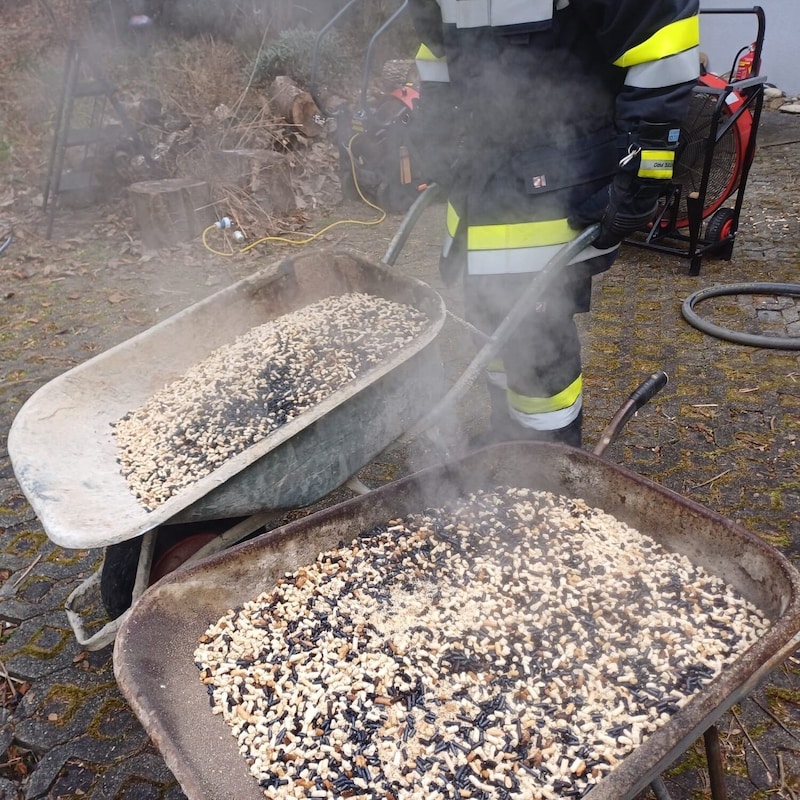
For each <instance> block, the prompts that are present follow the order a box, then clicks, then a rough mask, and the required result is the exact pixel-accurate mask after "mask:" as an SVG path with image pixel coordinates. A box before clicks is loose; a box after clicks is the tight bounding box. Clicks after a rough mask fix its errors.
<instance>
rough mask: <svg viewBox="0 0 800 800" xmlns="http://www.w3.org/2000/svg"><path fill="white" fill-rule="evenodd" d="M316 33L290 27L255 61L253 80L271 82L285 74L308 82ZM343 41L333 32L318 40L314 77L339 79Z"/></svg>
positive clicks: (299, 80) (298, 80)
mask: <svg viewBox="0 0 800 800" xmlns="http://www.w3.org/2000/svg"><path fill="white" fill-rule="evenodd" d="M316 37H317V34H316V33H315V32H314V31H309V30H306V29H305V28H290V29H289V30H285V31H282V32H281V33H279V34H278V36H277V37H276V39H275V40H274V41H273V42H272V43H271V44H270V45H269V46H267V47H266V48H265V49H264V50H262V51H261V52H260V53H259V55H258V57H257V58H256V63H255V64H254V68H253V77H254V80H256V81H257V82H266V81H269V80H272V79H273V78H275V77H276V76H277V75H288V76H289V77H291V78H293V79H294V80H295V81H297V82H298V83H302V84H308V83H309V81H310V80H311V59H312V55H313V52H314V42H315V40H316ZM342 47H343V44H342V41H341V37H340V36H339V34H337V32H336V31H335V30H331V31H328V32H327V33H326V34H325V36H324V37H323V38H322V40H321V41H320V45H319V50H318V54H317V58H318V64H317V74H318V75H319V76H322V77H323V78H324V79H325V80H326V81H329V80H331V79H332V78H336V77H341V72H342V69H341V64H342Z"/></svg>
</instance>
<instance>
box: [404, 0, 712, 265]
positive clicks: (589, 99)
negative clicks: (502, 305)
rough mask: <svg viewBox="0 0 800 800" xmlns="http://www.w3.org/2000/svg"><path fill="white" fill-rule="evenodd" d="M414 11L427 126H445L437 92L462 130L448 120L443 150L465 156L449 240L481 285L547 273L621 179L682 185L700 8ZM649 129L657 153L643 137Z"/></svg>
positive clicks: (504, 6)
mask: <svg viewBox="0 0 800 800" xmlns="http://www.w3.org/2000/svg"><path fill="white" fill-rule="evenodd" d="M410 9H411V13H412V16H413V19H414V23H415V27H416V29H417V32H418V35H419V36H420V39H421V41H422V46H421V47H420V51H419V53H418V55H417V64H418V67H419V71H420V78H421V82H422V104H421V108H422V109H423V114H424V115H425V116H426V117H427V120H426V123H425V124H426V126H427V127H428V128H429V129H431V128H432V127H433V126H432V125H431V123H432V122H435V120H436V115H435V114H433V113H432V112H433V108H432V105H433V103H431V100H430V99H431V97H433V96H434V95H435V94H436V92H437V87H438V92H439V93H440V94H441V93H443V94H444V95H446V96H440V97H438V98H435V101H436V102H438V103H439V105H440V107H441V108H443V109H444V108H445V107H446V108H447V109H450V110H452V109H457V110H458V120H459V123H460V130H459V131H456V130H454V129H453V127H452V119H451V118H448V117H447V116H446V115H442V118H446V119H447V120H448V121H447V125H448V130H447V132H446V134H445V133H443V132H442V130H439V131H438V134H437V132H435V131H434V133H433V138H437V135H438V138H439V140H440V142H441V140H442V138H443V137H444V136H447V137H449V138H448V153H450V154H452V153H454V152H456V150H458V152H459V159H458V166H457V167H456V172H457V174H456V175H455V182H454V185H453V191H452V193H451V199H450V204H449V208H448V234H449V236H450V237H451V238H452V237H455V236H460V237H461V239H462V240H463V241H465V242H466V246H465V248H464V249H465V250H466V253H467V267H468V272H469V273H470V274H476V275H487V274H509V273H518V272H530V271H535V270H538V269H541V268H542V267H543V266H544V264H545V263H546V262H547V260H549V258H550V257H551V256H552V255H553V253H554V252H555V251H556V250H557V249H558V248H559V247H561V246H562V245H563V244H564V243H565V242H567V241H569V240H570V239H572V238H574V236H575V235H577V231H576V230H575V229H573V228H572V227H570V225H569V224H568V223H567V219H568V218H569V217H570V216H571V214H572V213H573V212H574V211H575V209H576V208H577V207H579V206H580V205H581V204H584V203H585V202H586V201H587V200H588V198H590V197H592V196H593V195H596V194H597V192H598V189H600V190H602V189H603V187H604V186H605V185H607V184H608V183H609V182H610V181H611V179H612V178H613V177H614V175H615V173H616V172H618V171H622V170H624V171H627V172H628V173H629V174H633V175H634V176H635V177H636V178H637V179H639V180H641V181H645V182H651V181H667V180H669V178H671V176H672V165H673V161H674V154H675V149H676V147H677V144H678V142H677V136H678V132H679V129H680V125H681V122H682V120H683V117H684V115H685V113H686V109H687V107H688V102H689V98H690V95H691V91H692V87H693V86H694V85H695V83H696V80H697V76H698V72H699V23H698V16H697V15H698V2H697V0H646V1H645V0H411V4H410ZM426 94H427V97H426ZM644 128H646V129H647V131H648V132H650V133H651V132H652V131H654V130H655V131H657V132H658V135H657V136H656V138H655V140H654V139H653V137H652V135H649V134H648V137H649V138H646V139H645V138H641V137H640V131H642V130H643V129H644ZM444 160H445V158H442V159H440V161H444ZM631 185H632V186H633V188H632V192H635V182H634V183H632V184H631ZM446 249H447V245H446ZM445 252H446V251H445ZM597 254H598V251H596V250H592V249H591V248H590V249H588V250H587V251H585V253H584V254H583V255H582V256H580V257H579V258H581V257H582V258H584V259H585V258H589V257H593V256H596V255H597Z"/></svg>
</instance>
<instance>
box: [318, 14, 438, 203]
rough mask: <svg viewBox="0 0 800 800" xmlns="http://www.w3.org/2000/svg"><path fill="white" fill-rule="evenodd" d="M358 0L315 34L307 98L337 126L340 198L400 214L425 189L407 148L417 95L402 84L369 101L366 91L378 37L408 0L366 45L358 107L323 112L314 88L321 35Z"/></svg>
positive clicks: (410, 147)
mask: <svg viewBox="0 0 800 800" xmlns="http://www.w3.org/2000/svg"><path fill="white" fill-rule="evenodd" d="M358 2H359V0H350V1H349V2H348V3H346V4H345V5H344V7H343V8H342V9H341V10H340V11H338V12H337V13H336V14H335V15H334V16H333V17H332V18H331V19H330V20H329V21H328V22H327V23H326V24H325V25H324V26H323V27H322V28H321V29H320V31H319V33H318V34H317V37H316V40H315V42H314V50H313V56H312V64H311V81H310V86H309V93H310V94H311V96H312V97H313V98H314V102H315V103H316V104H317V107H318V108H319V109H320V111H322V113H323V114H325V116H326V117H329V118H333V119H334V120H335V123H336V145H337V148H338V151H339V178H340V180H341V185H342V194H343V195H344V196H345V197H346V198H348V199H351V200H357V199H360V198H361V196H362V195H363V196H364V197H366V198H367V199H369V200H370V201H372V202H374V203H376V204H377V205H378V206H380V207H381V208H382V209H383V210H385V211H393V212H398V213H404V212H405V211H407V210H408V209H409V208H410V207H411V205H412V203H413V202H414V201H415V200H416V199H417V197H418V196H419V193H420V191H421V189H423V188H424V185H423V183H424V176H422V175H421V174H420V172H419V159H418V157H417V155H416V153H415V148H414V146H413V144H412V128H413V125H414V119H415V116H414V111H415V106H416V103H417V100H418V99H419V90H418V89H417V88H416V87H415V86H414V85H413V83H411V82H409V83H403V84H399V85H396V86H394V87H393V88H391V89H390V90H388V91H384V92H382V93H380V94H379V95H378V96H377V97H375V98H373V99H372V100H371V101H370V100H369V97H368V94H369V93H368V87H369V81H370V75H371V72H372V61H373V56H374V49H375V44H376V42H377V40H378V38H379V37H380V36H381V35H382V34H383V33H384V32H385V31H386V30H387V29H388V28H389V27H390V26H391V25H392V24H393V23H394V22H395V21H396V20H397V19H398V18H399V17H400V16H401V15H402V14H403V13H404V12H405V11H406V9H407V7H408V0H403V2H402V3H401V5H400V6H399V7H398V8H397V9H396V10H395V11H394V12H393V13H392V14H391V15H390V16H389V17H388V19H387V20H386V21H385V22H384V23H383V24H382V25H381V26H380V27H379V28H378V29H377V30H376V31H375V33H374V34H373V35H372V38H371V39H370V41H369V45H368V47H367V53H366V57H365V61H364V72H363V78H362V83H361V92H360V97H359V102H358V103H357V105H356V107H355V108H351V107H348V106H346V105H345V106H342V107H339V108H337V109H334V110H328V109H326V108H325V106H324V104H323V103H322V101H321V100H320V98H319V96H318V94H317V89H316V84H317V70H318V60H319V59H318V52H319V45H320V42H321V41H322V38H323V37H324V36H325V34H326V33H327V32H328V31H329V30H330V29H331V28H332V27H333V26H334V25H336V23H337V22H339V20H340V19H341V18H342V17H343V16H344V15H345V14H346V13H347V12H348V11H350V10H351V9H352V8H353V6H355V5H356V3H358Z"/></svg>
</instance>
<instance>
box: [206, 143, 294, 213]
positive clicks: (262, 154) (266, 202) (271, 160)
mask: <svg viewBox="0 0 800 800" xmlns="http://www.w3.org/2000/svg"><path fill="white" fill-rule="evenodd" d="M213 172H214V179H213V185H214V196H215V197H220V196H222V195H224V194H225V193H226V188H227V187H226V184H228V185H230V184H233V185H235V186H237V187H239V188H241V189H245V190H246V191H247V192H248V193H249V194H250V195H252V197H253V198H254V199H255V201H256V203H257V204H258V207H259V209H260V210H261V211H263V212H264V213H266V214H272V215H274V216H280V215H282V214H287V213H290V212H292V211H295V210H297V200H296V199H295V195H294V190H293V188H292V177H291V171H290V169H289V163H288V160H287V158H286V156H284V155H282V154H281V153H276V152H275V151H274V150H244V149H240V150H220V151H219V152H218V153H215V156H214V170H213Z"/></svg>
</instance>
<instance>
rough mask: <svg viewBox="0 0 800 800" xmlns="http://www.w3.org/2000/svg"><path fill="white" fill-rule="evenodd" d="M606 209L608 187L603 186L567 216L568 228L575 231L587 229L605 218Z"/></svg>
mask: <svg viewBox="0 0 800 800" xmlns="http://www.w3.org/2000/svg"><path fill="white" fill-rule="evenodd" d="M607 208H608V186H603V188H602V189H599V190H598V191H596V192H595V193H594V194H592V195H589V197H588V198H587V199H586V200H584V201H583V202H582V203H580V204H579V205H578V207H577V208H576V209H575V210H574V211H573V212H572V214H570V215H569V217H568V218H567V222H568V223H569V226H570V228H574V229H575V230H582V229H583V228H588V227H589V226H590V225H593V224H594V223H595V222H600V221H601V220H602V219H603V217H604V216H605V213H606V209H607Z"/></svg>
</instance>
